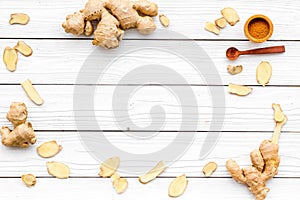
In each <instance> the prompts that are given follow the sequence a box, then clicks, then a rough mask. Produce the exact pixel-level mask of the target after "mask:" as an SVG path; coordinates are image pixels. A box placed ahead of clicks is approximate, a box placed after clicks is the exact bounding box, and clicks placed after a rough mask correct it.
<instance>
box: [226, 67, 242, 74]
mask: <svg viewBox="0 0 300 200" xmlns="http://www.w3.org/2000/svg"><path fill="white" fill-rule="evenodd" d="M227 71H228V73H229V74H231V75H236V74H239V73H241V72H242V71H243V66H242V65H236V66H234V65H228V66H227Z"/></svg>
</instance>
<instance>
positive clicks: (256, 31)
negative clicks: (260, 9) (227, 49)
mask: <svg viewBox="0 0 300 200" xmlns="http://www.w3.org/2000/svg"><path fill="white" fill-rule="evenodd" d="M244 32H245V35H246V37H247V38H248V39H249V40H250V41H252V42H264V41H267V40H268V39H269V38H270V37H271V36H272V34H273V23H272V21H271V20H270V19H269V18H268V17H267V16H265V15H260V14H259V15H253V16H252V17H250V18H249V19H248V20H247V21H246V23H245V26H244Z"/></svg>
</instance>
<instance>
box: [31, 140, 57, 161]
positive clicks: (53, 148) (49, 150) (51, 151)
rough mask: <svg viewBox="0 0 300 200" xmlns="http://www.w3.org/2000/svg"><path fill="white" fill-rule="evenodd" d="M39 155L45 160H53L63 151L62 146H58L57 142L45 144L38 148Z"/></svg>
mask: <svg viewBox="0 0 300 200" xmlns="http://www.w3.org/2000/svg"><path fill="white" fill-rule="evenodd" d="M36 150H37V153H38V154H39V156H41V157H43V158H51V157H53V156H55V155H56V154H58V153H59V152H60V151H61V150H62V146H61V145H58V144H57V142H56V141H54V140H53V141H49V142H44V143H43V144H41V145H40V146H38V147H37V149H36Z"/></svg>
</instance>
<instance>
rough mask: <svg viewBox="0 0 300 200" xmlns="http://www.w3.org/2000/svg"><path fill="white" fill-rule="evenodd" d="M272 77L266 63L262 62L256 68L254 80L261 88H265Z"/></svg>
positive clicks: (268, 65) (268, 64)
mask: <svg viewBox="0 0 300 200" xmlns="http://www.w3.org/2000/svg"><path fill="white" fill-rule="evenodd" d="M271 76H272V66H271V64H270V63H269V62H267V61H262V62H261V63H260V64H259V65H258V66H257V68H256V80H257V83H259V84H261V85H262V86H264V87H265V86H266V84H268V83H269V81H270V79H271Z"/></svg>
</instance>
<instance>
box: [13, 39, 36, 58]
mask: <svg viewBox="0 0 300 200" xmlns="http://www.w3.org/2000/svg"><path fill="white" fill-rule="evenodd" d="M14 49H15V50H17V51H18V52H20V53H21V54H23V56H26V57H28V56H31V55H32V52H33V51H32V49H31V47H30V46H29V45H28V44H26V43H25V42H24V41H19V42H18V43H17V45H16V46H15V47H14Z"/></svg>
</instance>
